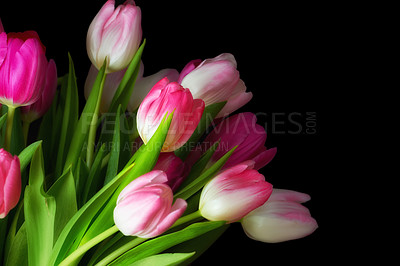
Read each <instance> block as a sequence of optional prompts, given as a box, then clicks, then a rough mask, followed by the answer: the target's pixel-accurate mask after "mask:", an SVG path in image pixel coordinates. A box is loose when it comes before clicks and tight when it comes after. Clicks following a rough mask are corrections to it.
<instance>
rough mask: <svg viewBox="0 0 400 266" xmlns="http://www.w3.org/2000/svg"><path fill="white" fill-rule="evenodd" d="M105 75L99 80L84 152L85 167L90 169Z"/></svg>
mask: <svg viewBox="0 0 400 266" xmlns="http://www.w3.org/2000/svg"><path fill="white" fill-rule="evenodd" d="M106 76H107V74H106V75H104V76H103V79H102V80H101V83H100V91H99V96H98V98H97V103H96V107H95V109H94V114H93V117H92V121H91V122H90V127H89V137H88V145H87V152H86V165H87V166H88V168H89V169H90V168H91V167H92V164H93V160H94V147H95V141H96V131H97V126H98V124H97V122H98V120H99V112H100V104H101V98H102V95H103V88H104V82H105V80H106Z"/></svg>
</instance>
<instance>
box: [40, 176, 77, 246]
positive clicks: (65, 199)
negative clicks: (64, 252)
mask: <svg viewBox="0 0 400 266" xmlns="http://www.w3.org/2000/svg"><path fill="white" fill-rule="evenodd" d="M47 194H49V195H50V196H53V197H54V198H55V200H56V206H57V208H56V214H55V224H54V242H55V240H56V239H57V238H58V236H59V235H60V233H61V231H62V229H63V228H64V226H65V225H66V224H67V223H68V221H69V220H70V219H71V217H72V216H74V214H75V213H76V212H77V211H78V207H77V203H76V191H75V181H74V177H73V175H72V172H71V169H70V170H69V171H67V172H66V173H65V174H64V175H62V176H61V177H60V178H59V179H58V180H57V181H56V182H55V183H54V184H53V186H51V188H50V189H49V191H48V192H47Z"/></svg>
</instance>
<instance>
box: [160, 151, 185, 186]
mask: <svg viewBox="0 0 400 266" xmlns="http://www.w3.org/2000/svg"><path fill="white" fill-rule="evenodd" d="M154 170H161V171H164V172H165V174H166V175H167V178H168V182H167V183H166V184H167V185H168V186H170V188H171V189H172V191H176V190H177V189H178V187H179V185H180V184H181V183H182V181H183V180H184V178H185V177H186V175H187V174H188V170H189V168H188V167H187V165H186V164H185V163H184V162H182V160H181V159H180V158H179V157H178V156H176V155H175V154H174V153H173V152H163V153H161V154H160V156H159V157H158V161H157V163H156V165H155V166H154Z"/></svg>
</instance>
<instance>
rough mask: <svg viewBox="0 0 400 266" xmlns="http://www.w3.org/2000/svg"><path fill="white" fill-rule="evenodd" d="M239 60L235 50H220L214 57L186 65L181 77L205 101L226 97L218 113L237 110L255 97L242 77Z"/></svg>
mask: <svg viewBox="0 0 400 266" xmlns="http://www.w3.org/2000/svg"><path fill="white" fill-rule="evenodd" d="M236 66H237V64H236V60H235V58H234V56H233V55H232V54H228V53H225V54H221V55H219V56H217V57H215V58H212V59H206V60H204V61H203V62H201V63H200V60H193V61H191V62H189V63H188V65H186V66H185V67H184V69H183V70H182V72H181V75H180V77H179V81H180V83H181V84H182V86H183V87H185V88H188V89H190V91H191V92H192V94H193V98H195V99H202V100H203V101H204V102H205V105H206V106H208V105H211V104H213V103H218V102H224V101H227V103H226V104H225V106H224V108H222V110H221V111H220V112H219V113H218V115H217V117H224V116H227V115H229V114H230V113H232V112H233V111H236V110H237V109H239V108H240V107H242V106H243V105H245V104H246V103H248V102H249V101H250V100H251V98H252V97H253V95H252V93H251V92H246V86H245V84H244V82H243V81H242V80H241V79H240V78H239V71H237V69H236Z"/></svg>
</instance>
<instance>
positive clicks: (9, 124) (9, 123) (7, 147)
mask: <svg viewBox="0 0 400 266" xmlns="http://www.w3.org/2000/svg"><path fill="white" fill-rule="evenodd" d="M14 114H15V107H13V106H8V110H7V123H6V135H5V136H4V149H5V150H6V151H8V152H10V146H11V136H12V128H13V122H14Z"/></svg>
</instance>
